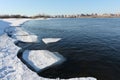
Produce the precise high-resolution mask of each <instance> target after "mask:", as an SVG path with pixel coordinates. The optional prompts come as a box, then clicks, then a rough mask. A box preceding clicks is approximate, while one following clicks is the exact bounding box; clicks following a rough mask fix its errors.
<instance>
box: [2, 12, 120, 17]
mask: <svg viewBox="0 0 120 80" xmlns="http://www.w3.org/2000/svg"><path fill="white" fill-rule="evenodd" d="M81 17H93V18H95V17H120V14H101V15H100V14H97V13H95V14H93V13H92V14H75V15H45V14H38V15H35V16H25V15H0V18H81Z"/></svg>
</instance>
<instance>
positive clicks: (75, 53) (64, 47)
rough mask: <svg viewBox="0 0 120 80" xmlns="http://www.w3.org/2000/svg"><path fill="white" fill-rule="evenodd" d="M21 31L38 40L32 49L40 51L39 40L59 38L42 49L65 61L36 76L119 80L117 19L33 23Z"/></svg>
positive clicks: (119, 59) (60, 20)
mask: <svg viewBox="0 0 120 80" xmlns="http://www.w3.org/2000/svg"><path fill="white" fill-rule="evenodd" d="M22 28H23V29H25V30H26V31H28V32H30V33H33V34H35V35H37V36H38V38H39V39H38V45H34V47H32V49H42V45H43V42H42V39H43V38H61V40H60V41H58V42H56V43H50V44H46V45H44V46H45V47H43V49H46V50H50V51H53V52H59V53H60V54H61V55H63V56H64V57H65V58H66V61H65V62H64V63H62V64H60V65H57V66H53V67H50V68H48V69H46V70H44V71H42V72H40V73H38V74H39V75H40V76H42V77H47V78H57V77H59V78H62V79H63V78H64V79H65V78H66V79H67V78H74V77H85V76H87V77H89V76H92V77H96V78H97V79H98V80H120V19H119V18H80V19H74V18H68V19H67V18H66V19H49V20H33V21H29V22H26V23H25V24H24V25H22Z"/></svg>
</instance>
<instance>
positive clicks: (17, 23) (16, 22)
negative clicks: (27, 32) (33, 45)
mask: <svg viewBox="0 0 120 80" xmlns="http://www.w3.org/2000/svg"><path fill="white" fill-rule="evenodd" d="M29 20H31V19H16V18H10V19H3V21H6V22H9V23H10V26H20V25H21V24H23V23H24V22H26V21H29Z"/></svg>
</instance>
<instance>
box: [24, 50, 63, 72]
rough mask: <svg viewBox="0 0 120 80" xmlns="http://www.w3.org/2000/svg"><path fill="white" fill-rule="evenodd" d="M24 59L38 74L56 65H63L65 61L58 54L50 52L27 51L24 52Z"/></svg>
mask: <svg viewBox="0 0 120 80" xmlns="http://www.w3.org/2000/svg"><path fill="white" fill-rule="evenodd" d="M58 55H59V56H58ZM22 57H23V59H24V60H25V61H26V62H27V63H29V64H30V65H31V66H32V67H33V68H34V69H35V71H36V72H38V71H40V70H42V69H44V68H47V67H49V66H51V65H55V64H56V63H62V62H63V61H64V60H65V59H64V58H63V56H61V55H60V54H58V53H57V52H53V53H52V52H50V51H48V50H26V51H25V52H23V56H22Z"/></svg>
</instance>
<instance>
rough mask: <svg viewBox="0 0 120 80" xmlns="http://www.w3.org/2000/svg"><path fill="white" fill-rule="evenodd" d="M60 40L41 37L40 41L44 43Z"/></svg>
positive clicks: (58, 39)
mask: <svg viewBox="0 0 120 80" xmlns="http://www.w3.org/2000/svg"><path fill="white" fill-rule="evenodd" d="M60 40H61V38H43V39H42V41H43V42H44V43H45V44H49V43H54V42H58V41H60Z"/></svg>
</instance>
